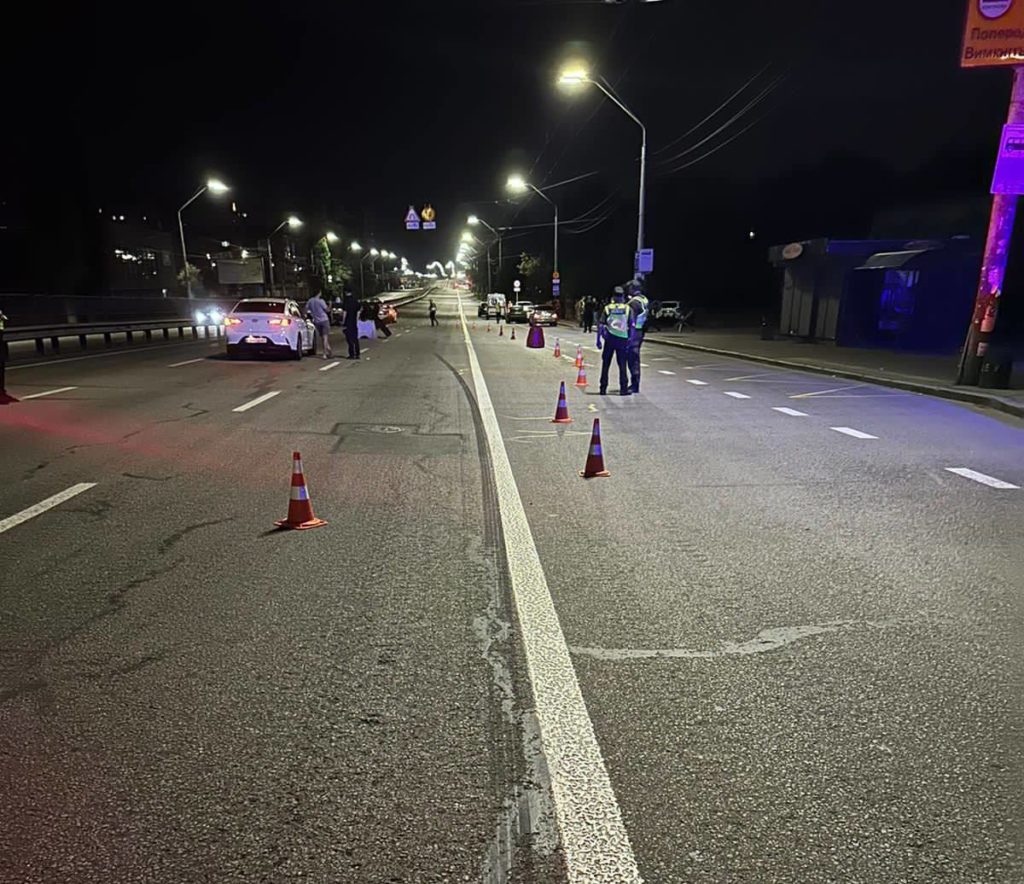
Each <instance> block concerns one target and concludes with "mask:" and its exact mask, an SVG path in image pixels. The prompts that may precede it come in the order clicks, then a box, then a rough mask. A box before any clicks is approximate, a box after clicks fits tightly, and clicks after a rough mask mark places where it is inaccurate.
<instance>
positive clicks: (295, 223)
mask: <svg viewBox="0 0 1024 884" xmlns="http://www.w3.org/2000/svg"><path fill="white" fill-rule="evenodd" d="M288 226H289V227H290V228H291V229H292V230H298V228H300V227H301V226H302V221H301V220H299V219H298V218H296V217H295V216H294V215H289V216H288Z"/></svg>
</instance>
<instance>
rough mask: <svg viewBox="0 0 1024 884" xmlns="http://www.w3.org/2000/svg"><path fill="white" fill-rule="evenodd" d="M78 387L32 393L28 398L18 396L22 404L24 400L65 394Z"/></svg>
mask: <svg viewBox="0 0 1024 884" xmlns="http://www.w3.org/2000/svg"><path fill="white" fill-rule="evenodd" d="M77 389H78V387H57V389H56V390H44V391H43V392H42V393H33V394H32V395H30V396H20V397H19V398H20V399H21V401H22V402H24V401H25V400H26V399H42V398H43V396H53V395H54V394H55V393H67V392H68V390H77Z"/></svg>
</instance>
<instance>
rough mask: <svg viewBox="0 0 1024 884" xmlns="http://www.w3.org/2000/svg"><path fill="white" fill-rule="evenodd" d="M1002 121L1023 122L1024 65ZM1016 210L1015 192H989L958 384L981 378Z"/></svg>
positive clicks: (1019, 68) (1018, 71)
mask: <svg viewBox="0 0 1024 884" xmlns="http://www.w3.org/2000/svg"><path fill="white" fill-rule="evenodd" d="M1006 122H1007V123H1008V124H1012V123H1018V124H1019V123H1024V65H1018V66H1017V67H1015V68H1014V70H1013V92H1012V93H1011V95H1010V110H1009V113H1008V114H1007V116H1006ZM1016 214H1017V195H1016V194H1013V193H996V194H993V196H992V213H991V215H990V216H989V222H988V237H987V238H986V240H985V254H984V256H983V257H982V260H981V278H980V279H979V281H978V292H977V295H976V296H975V299H974V313H973V315H972V317H971V325H970V328H969V329H968V330H967V340H966V342H965V343H964V349H963V352H962V353H961V355H960V367H959V371H958V372H957V378H956V382H957V383H958V384H968V385H974V384H977V383H978V381H979V380H980V379H981V364H982V362H984V360H985V356H986V354H987V353H988V349H989V342H990V341H991V338H992V333H993V332H994V331H995V327H996V317H997V316H998V314H999V299H1000V297H1002V294H1003V279H1004V277H1005V275H1006V263H1007V259H1008V257H1009V251H1010V241H1011V240H1012V238H1013V222H1014V218H1015V216H1016Z"/></svg>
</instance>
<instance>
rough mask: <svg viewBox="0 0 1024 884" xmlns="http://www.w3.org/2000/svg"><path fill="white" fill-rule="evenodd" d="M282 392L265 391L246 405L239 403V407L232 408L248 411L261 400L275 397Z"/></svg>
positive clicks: (233, 409)
mask: <svg viewBox="0 0 1024 884" xmlns="http://www.w3.org/2000/svg"><path fill="white" fill-rule="evenodd" d="M280 392H281V391H280V390H273V391H272V392H270V393H264V394H263V395H262V396H257V397H256V398H255V399H253V400H252V401H251V402H246V403H245V405H239V406H238V408H232V409H231V410H232V411H248V410H249V409H250V408H255V407H256V406H257V405H259V404H260V403H261V402H266V401H267V400H268V399H273V398H274V397H275V396H277V395H278V394H279V393H280Z"/></svg>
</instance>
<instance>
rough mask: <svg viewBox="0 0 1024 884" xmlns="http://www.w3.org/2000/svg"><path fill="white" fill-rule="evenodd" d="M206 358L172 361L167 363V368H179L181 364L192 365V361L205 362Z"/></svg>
mask: <svg viewBox="0 0 1024 884" xmlns="http://www.w3.org/2000/svg"><path fill="white" fill-rule="evenodd" d="M205 361H206V359H205V358H202V357H200V358H199V359H186V360H185V361H184V362H172V363H171V364H170V365H168V366H167V367H168V368H181V366H183V365H192V363H194V362H205Z"/></svg>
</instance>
